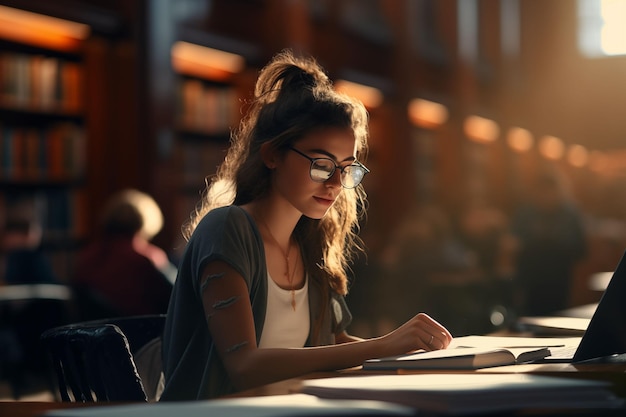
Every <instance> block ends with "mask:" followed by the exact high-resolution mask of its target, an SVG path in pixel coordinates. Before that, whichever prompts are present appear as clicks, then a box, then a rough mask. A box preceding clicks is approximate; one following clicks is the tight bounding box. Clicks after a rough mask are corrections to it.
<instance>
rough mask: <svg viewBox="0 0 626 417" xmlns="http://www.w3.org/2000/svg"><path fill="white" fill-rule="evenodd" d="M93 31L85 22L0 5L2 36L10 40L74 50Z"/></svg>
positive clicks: (0, 34)
mask: <svg viewBox="0 0 626 417" xmlns="http://www.w3.org/2000/svg"><path fill="white" fill-rule="evenodd" d="M89 33H90V28H89V26H88V25H85V24H82V23H76V22H71V21H69V20H64V19H57V18H54V17H50V16H45V15H41V14H37V13H31V12H27V11H24V10H18V9H13V8H11V7H6V6H0V36H2V37H3V38H6V39H13V40H16V41H18V42H23V43H27V44H31V45H36V46H43V47H47V48H53V49H58V50H63V51H73V50H76V49H78V48H79V47H80V41H82V40H84V39H86V38H87V37H88V36H89Z"/></svg>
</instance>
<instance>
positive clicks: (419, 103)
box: [407, 98, 449, 129]
mask: <svg viewBox="0 0 626 417" xmlns="http://www.w3.org/2000/svg"><path fill="white" fill-rule="evenodd" d="M407 112H408V114H409V119H410V120H411V122H412V123H413V124H414V125H416V126H419V127H423V128H426V129H434V128H437V127H439V126H441V125H442V124H444V123H445V122H446V121H447V120H448V116H449V115H448V109H447V108H446V106H444V105H443V104H440V103H436V102H434V101H430V100H425V99H422V98H416V99H413V100H411V101H410V102H409V105H408V108H407Z"/></svg>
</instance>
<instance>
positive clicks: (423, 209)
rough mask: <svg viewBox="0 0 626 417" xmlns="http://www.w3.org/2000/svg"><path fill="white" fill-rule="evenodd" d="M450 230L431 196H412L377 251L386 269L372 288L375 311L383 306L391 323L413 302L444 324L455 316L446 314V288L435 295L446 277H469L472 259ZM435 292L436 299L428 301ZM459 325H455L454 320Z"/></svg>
mask: <svg viewBox="0 0 626 417" xmlns="http://www.w3.org/2000/svg"><path fill="white" fill-rule="evenodd" d="M469 255H470V253H469V251H468V250H467V248H466V247H465V246H464V245H463V244H462V242H461V241H460V240H459V239H458V237H457V236H456V235H455V234H454V231H453V228H452V224H451V221H450V218H449V216H448V214H447V213H446V211H445V210H444V209H443V208H442V207H441V206H440V205H438V204H436V203H434V202H415V203H413V204H412V205H411V207H409V208H408V210H407V211H406V212H405V214H404V215H403V217H402V219H401V221H400V222H399V223H398V224H397V225H396V227H395V228H394V229H393V231H392V233H391V236H390V238H389V243H388V244H387V245H386V247H385V249H384V250H383V251H382V254H381V262H382V265H383V269H384V270H385V271H386V273H385V276H384V279H383V280H382V282H381V283H380V287H381V288H379V289H378V291H379V292H380V293H381V294H384V295H383V296H382V297H381V300H382V302H383V304H382V306H381V312H382V311H384V312H389V314H390V317H392V320H393V322H394V323H396V324H397V323H401V322H403V321H404V320H406V318H407V315H408V314H410V311H411V310H412V309H414V308H415V306H416V305H420V306H428V310H429V312H431V314H433V315H434V316H435V317H436V318H437V319H438V320H443V321H445V322H446V324H447V326H448V328H449V329H452V328H453V327H456V325H455V324H454V323H455V322H457V321H458V316H456V315H455V314H453V313H452V314H451V311H452V309H451V308H450V307H453V306H452V305H453V304H454V305H458V304H459V303H458V301H457V300H453V299H452V297H451V295H452V292H451V291H448V290H446V291H444V292H445V294H444V293H440V294H438V295H435V294H434V293H436V292H438V289H436V290H434V291H433V290H432V288H433V287H435V288H443V287H444V286H448V284H449V283H450V282H456V283H459V284H460V283H462V282H464V281H466V280H468V279H470V280H471V279H472V270H473V263H472V262H473V259H472V258H471V257H470V256H469ZM441 297H442V298H441ZM435 298H438V299H439V300H440V301H442V302H438V303H432V301H433V299H435ZM459 327H461V326H459Z"/></svg>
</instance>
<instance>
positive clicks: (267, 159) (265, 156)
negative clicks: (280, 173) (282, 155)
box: [261, 142, 278, 169]
mask: <svg viewBox="0 0 626 417" xmlns="http://www.w3.org/2000/svg"><path fill="white" fill-rule="evenodd" d="M277 158H278V153H277V152H276V148H275V147H273V146H272V145H271V144H270V143H269V142H265V143H264V144H263V145H261V159H262V160H263V163H264V164H265V166H266V167H268V168H269V169H274V168H276V161H277Z"/></svg>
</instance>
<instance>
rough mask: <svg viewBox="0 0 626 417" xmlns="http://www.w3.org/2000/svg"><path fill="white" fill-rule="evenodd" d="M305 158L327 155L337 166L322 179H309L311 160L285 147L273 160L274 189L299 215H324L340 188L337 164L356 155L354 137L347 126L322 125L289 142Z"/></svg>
mask: <svg viewBox="0 0 626 417" xmlns="http://www.w3.org/2000/svg"><path fill="white" fill-rule="evenodd" d="M292 147H293V148H294V149H296V150H297V151H299V152H301V153H303V154H305V155H306V156H308V157H309V158H328V159H330V160H332V161H333V162H334V163H335V164H336V165H337V166H338V168H337V169H336V170H335V172H334V173H333V175H332V176H331V177H330V178H329V179H328V180H327V181H325V182H316V181H313V180H312V179H311V170H310V168H311V161H310V160H308V159H307V158H306V157H305V156H303V155H301V154H300V153H298V152H297V151H294V150H288V151H287V152H286V153H285V154H284V155H283V156H282V158H280V159H279V160H278V161H277V165H276V169H275V171H274V172H275V177H274V187H275V191H276V192H277V193H278V194H279V195H280V196H282V197H283V198H284V199H285V200H287V201H288V202H289V203H291V205H292V206H293V207H294V208H296V209H297V210H298V211H300V213H302V214H303V215H305V216H307V217H310V218H313V219H319V218H322V217H324V215H325V214H326V212H327V211H328V209H330V207H331V206H332V205H333V203H334V202H335V199H336V198H337V196H338V195H339V193H340V192H342V190H343V187H342V186H341V179H340V175H341V170H340V168H341V167H344V166H346V165H350V164H351V163H353V162H354V161H355V159H356V140H355V138H354V135H353V133H352V130H350V129H341V128H324V129H320V130H318V131H315V132H313V133H310V134H309V135H307V136H305V137H303V138H302V139H300V140H298V141H296V142H295V143H294V144H293V146H292Z"/></svg>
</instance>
